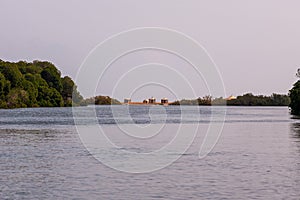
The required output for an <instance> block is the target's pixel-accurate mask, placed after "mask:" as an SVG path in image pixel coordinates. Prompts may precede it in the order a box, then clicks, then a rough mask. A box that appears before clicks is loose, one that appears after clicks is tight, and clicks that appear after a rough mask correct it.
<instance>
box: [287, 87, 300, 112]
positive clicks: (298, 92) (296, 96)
mask: <svg viewBox="0 0 300 200" xmlns="http://www.w3.org/2000/svg"><path fill="white" fill-rule="evenodd" d="M290 99H291V103H290V105H289V106H290V108H291V113H292V114H293V115H300V81H297V82H296V83H295V84H294V86H293V88H292V89H291V90H290Z"/></svg>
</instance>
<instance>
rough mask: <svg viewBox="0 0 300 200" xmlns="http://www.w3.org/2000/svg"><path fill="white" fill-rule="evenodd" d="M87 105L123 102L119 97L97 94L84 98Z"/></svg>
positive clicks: (119, 103) (118, 103)
mask: <svg viewBox="0 0 300 200" xmlns="http://www.w3.org/2000/svg"><path fill="white" fill-rule="evenodd" d="M84 103H85V104H87V105H121V102H120V101H118V100H117V99H113V98H111V97H109V96H96V97H91V98H88V99H85V100H84Z"/></svg>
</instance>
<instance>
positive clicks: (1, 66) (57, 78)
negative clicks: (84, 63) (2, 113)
mask: <svg viewBox="0 0 300 200" xmlns="http://www.w3.org/2000/svg"><path fill="white" fill-rule="evenodd" d="M82 102H83V98H82V96H81V95H80V94H79V92H78V91H77V88H76V85H75V83H74V82H73V80H72V79H71V78H70V77H68V76H65V77H63V78H61V72H60V71H59V70H58V69H57V68H56V67H55V66H54V65H53V64H52V63H50V62H42V61H33V62H32V63H28V62H24V61H20V62H17V63H13V62H5V61H2V60H0V108H21V107H60V106H72V105H80V104H81V103H82Z"/></svg>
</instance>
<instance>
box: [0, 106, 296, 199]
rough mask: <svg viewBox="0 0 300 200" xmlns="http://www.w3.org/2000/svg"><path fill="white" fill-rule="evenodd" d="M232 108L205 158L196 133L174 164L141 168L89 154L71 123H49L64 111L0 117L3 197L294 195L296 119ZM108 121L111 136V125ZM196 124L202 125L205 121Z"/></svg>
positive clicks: (283, 112) (272, 111)
mask: <svg viewBox="0 0 300 200" xmlns="http://www.w3.org/2000/svg"><path fill="white" fill-rule="evenodd" d="M234 109H235V110H229V111H228V113H229V118H228V119H227V122H226V123H225V125H224V129H223V133H222V135H221V138H220V140H219V141H218V144H217V145H216V146H215V148H214V150H213V151H212V152H211V153H210V154H209V155H208V156H207V157H205V158H204V159H199V158H198V152H199V147H200V145H201V142H202V139H203V135H201V134H200V135H198V136H197V137H196V138H195V140H194V142H193V144H192V146H191V147H190V148H189V150H188V151H187V152H185V153H184V154H183V155H182V157H181V158H180V159H179V160H177V161H176V162H175V163H173V164H172V165H170V166H167V167H165V168H164V169H161V170H159V171H156V172H152V173H144V174H129V173H123V172H119V171H116V170H114V169H111V168H109V167H107V166H105V165H103V164H102V163H100V162H99V161H97V160H96V159H94V158H93V156H92V155H90V153H89V152H88V151H87V150H86V149H85V148H84V146H83V145H82V143H81V141H80V139H79V137H78V135H77V133H76V130H75V127H74V126H73V125H72V124H68V123H67V124H66V123H65V122H64V123H63V124H61V123H59V124H55V123H54V122H55V121H59V120H57V119H59V118H60V117H61V118H62V119H66V118H68V117H69V114H68V111H66V112H67V114H66V113H65V114H63V113H64V112H65V111H64V112H61V111H59V110H56V109H54V110H51V109H50V110H48V111H47V112H48V114H46V113H45V110H43V111H40V112H41V115H40V116H39V118H40V120H41V121H45V122H46V121H47V120H48V121H49V124H48V125H39V124H37V123H35V122H32V123H30V121H31V120H32V119H35V117H36V114H32V115H34V116H32V117H27V119H29V120H27V124H25V123H24V124H21V125H17V124H5V123H3V122H1V123H2V124H1V125H0V161H1V162H0V173H1V179H0V198H1V199H299V196H300V191H299V184H300V120H299V119H291V116H290V115H289V112H288V109H286V108H277V109H274V108H265V109H261V108H238V109H237V108H234ZM18 112H19V114H15V113H14V114H9V113H6V116H10V117H14V118H15V119H17V118H18V117H19V118H22V119H24V118H26V117H24V116H23V115H22V113H23V114H24V112H25V113H26V115H27V114H28V110H25V111H24V110H21V111H18ZM170 112H171V111H170ZM191 112H192V111H191ZM202 112H203V113H205V112H208V111H205V110H204V111H202ZM49 113H52V114H49ZM53 113H56V114H53ZM101 113H102V114H103V113H104V112H101ZM172 113H173V115H172V116H170V117H174V115H176V116H177V114H178V111H172ZM176 113H177V114H176ZM192 113H193V112H192ZM135 114H137V113H135ZM45 115H46V116H45ZM141 115H143V113H141ZM141 115H139V116H141ZM2 116H3V115H1V117H0V118H1V119H3V118H2ZM50 116H53V118H54V119H53V120H51V119H50V118H49V117H50ZM66 116H67V117H66ZM175 118H176V117H175ZM12 119H13V118H12ZM7 120H8V119H7ZM203 120H206V118H205V117H204V119H203ZM33 121H34V120H33ZM66 121H68V120H66ZM194 123H195V122H194ZM105 126H107V127H108V128H109V130H110V131H111V134H112V135H113V133H114V129H116V126H115V125H114V124H109V125H107V124H106V125H105ZM170 126H174V127H175V126H176V123H173V124H172V123H170ZM41 127H42V128H41ZM200 127H201V130H205V129H206V128H207V123H200ZM125 142H126V141H125ZM161 142H162V143H163V142H165V141H163V140H161ZM128 145H129V146H130V143H129V144H128ZM157 145H159V144H157ZM134 147H136V146H134ZM139 148H143V145H141V146H140V147H139ZM108 156H111V158H112V159H113V158H115V157H114V155H108Z"/></svg>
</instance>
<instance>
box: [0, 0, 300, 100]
mask: <svg viewBox="0 0 300 200" xmlns="http://www.w3.org/2000/svg"><path fill="white" fill-rule="evenodd" d="M299 8H300V1H298V0H281V1H277V0H251V1H250V0H247V1H246V0H225V1H224V0H218V1H217V0H206V1H202V0H194V1H192V0H189V1H176V0H163V1H162V0H159V1H158V0H152V1H145V0H126V1H125V0H119V1H116V0H106V1H104V0H94V1H91V0H86V1H82V0H81V1H79V0H72V1H71V0H70V1H63V0H51V1H50V0H44V1H40V0H26V1H19V0H0V23H1V31H0V58H1V59H2V60H8V61H18V60H27V61H32V60H36V59H39V60H48V61H51V62H53V63H54V64H55V65H56V66H57V67H58V68H59V69H60V70H61V72H62V73H63V74H64V75H69V76H71V77H72V78H75V76H76V73H77V70H78V68H79V66H80V65H81V63H82V62H83V60H84V58H85V57H86V56H87V55H88V53H89V52H90V51H91V50H92V49H93V48H94V47H95V46H96V45H97V44H99V43H100V42H102V41H103V40H105V39H106V38H108V37H109V36H111V35H113V34H116V33H119V32H121V31H124V30H128V29H132V28H137V27H163V28H164V27H165V28H169V29H174V30H177V31H180V32H182V33H185V34H187V35H188V36H190V37H192V38H194V39H195V40H196V41H198V42H199V43H200V44H202V45H203V46H204V47H205V49H206V50H207V51H208V53H209V54H210V56H211V57H212V59H213V60H214V62H215V63H216V64H217V66H218V68H219V71H220V73H221V76H222V78H223V81H224V84H225V89H226V94H227V95H231V94H233V95H238V94H243V93H246V92H253V93H254V94H265V95H269V94H271V93H273V92H276V93H287V92H288V90H289V89H290V88H291V86H292V84H293V83H294V82H295V81H296V77H295V73H296V70H297V68H298V67H300V12H299ZM137 57H138V58H137ZM141 57H143V58H146V59H145V60H147V62H149V61H151V59H149V58H154V57H155V58H154V60H155V62H158V58H160V59H161V60H159V61H160V62H161V63H164V62H165V60H172V58H169V57H170V56H168V55H166V56H164V55H163V53H162V54H159V55H158V54H157V52H154V53H153V52H152V53H149V52H145V53H144V54H143V55H139V54H138V53H137V54H136V57H134V55H130V56H129V58H127V62H125V61H124V62H123V63H127V65H128V63H134V62H135V61H134V60H135V59H140V58H141ZM130 58H131V59H130ZM164 59H165V60H164ZM130 60H131V61H130ZM175 60H176V59H175ZM179 62H180V61H178V62H175V61H174V60H173V64H174V63H177V64H178V63H179ZM141 63H142V62H141ZM115 65H116V66H115V70H116V72H117V71H118V66H117V65H118V64H117V63H116V64H115ZM119 65H121V64H119ZM129 65H130V64H129ZM174 65H176V64H174ZM119 67H120V66H119ZM181 67H183V64H182V65H181ZM112 73H114V72H112ZM187 73H188V70H187ZM191 73H192V72H191ZM116 76H121V74H118V73H116ZM186 77H187V78H189V75H188V74H186ZM191 79H192V78H191ZM103 81H104V83H103V84H108V85H109V84H110V82H109V78H107V80H106V82H105V79H104V80H103ZM173 84H174V85H173V86H172V87H174V88H180V83H178V82H176V81H175V80H174V81H173ZM177 84H178V85H177ZM147 87H148V86H147ZM147 87H146V86H145V88H144V89H145V90H148V89H147ZM155 87H158V86H157V85H156V86H155ZM79 88H80V87H79ZM158 90H159V89H157V90H153V88H152V91H151V89H149V91H150V93H152V94H151V96H152V95H157V94H155V91H157V92H158V93H160V94H159V95H158V97H162V94H163V93H164V92H163V91H161V92H159V91H158ZM178 90H180V89H178ZM196 90H197V95H199V96H203V95H205V94H206V93H207V91H206V90H205V89H203V90H202V89H200V88H199V89H198V88H197V87H196ZM149 91H148V93H149ZM99 93H104V94H108V93H109V91H102V90H100V91H99ZM124 95H126V94H122V95H121V94H120V95H118V94H117V95H116V97H118V98H122V97H123V96H124ZM143 95H145V93H141V94H140V95H139V94H137V95H136V98H138V99H140V98H143ZM149 95H150V94H149ZM170 95H171V94H170ZM180 95H182V96H183V97H189V95H188V94H185V93H184V92H183V93H182V94H180ZM185 95H186V96H185ZM166 96H167V97H169V98H172V97H171V96H169V95H166Z"/></svg>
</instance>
